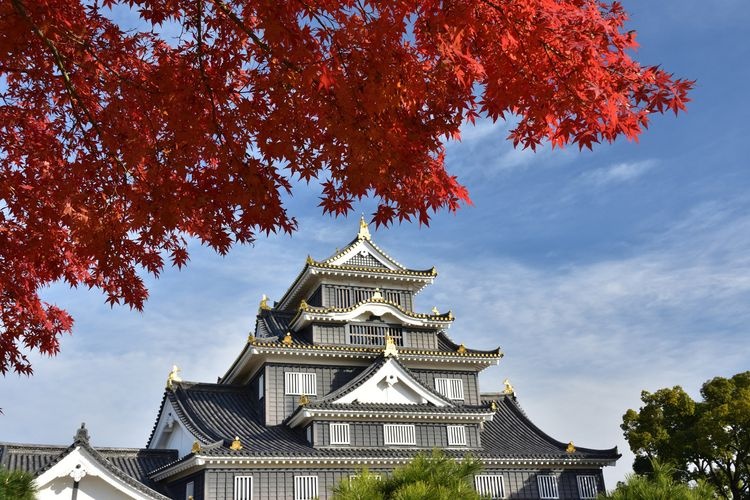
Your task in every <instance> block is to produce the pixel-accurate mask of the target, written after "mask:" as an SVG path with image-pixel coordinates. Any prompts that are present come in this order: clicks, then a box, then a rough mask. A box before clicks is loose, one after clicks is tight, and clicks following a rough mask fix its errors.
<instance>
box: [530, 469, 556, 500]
mask: <svg viewBox="0 0 750 500" xmlns="http://www.w3.org/2000/svg"><path fill="white" fill-rule="evenodd" d="M536 480H537V483H538V485H539V498H545V499H546V498H560V495H559V493H558V492H557V477H556V476H553V475H551V474H546V475H541V476H537V478H536Z"/></svg>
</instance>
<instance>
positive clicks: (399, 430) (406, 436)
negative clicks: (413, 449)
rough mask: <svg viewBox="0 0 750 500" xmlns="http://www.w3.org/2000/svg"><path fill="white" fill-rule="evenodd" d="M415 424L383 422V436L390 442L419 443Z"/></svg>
mask: <svg viewBox="0 0 750 500" xmlns="http://www.w3.org/2000/svg"><path fill="white" fill-rule="evenodd" d="M415 434H416V433H415V432H414V425H413V424H383V437H384V441H385V444H386V445H389V444H417V440H416V437H415Z"/></svg>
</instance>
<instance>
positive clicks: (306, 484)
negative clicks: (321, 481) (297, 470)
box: [294, 476, 318, 500]
mask: <svg viewBox="0 0 750 500" xmlns="http://www.w3.org/2000/svg"><path fill="white" fill-rule="evenodd" d="M317 497H318V476H294V500H313V499H314V498H317Z"/></svg>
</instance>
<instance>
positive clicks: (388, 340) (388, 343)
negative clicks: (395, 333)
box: [383, 335, 398, 358]
mask: <svg viewBox="0 0 750 500" xmlns="http://www.w3.org/2000/svg"><path fill="white" fill-rule="evenodd" d="M383 356H385V357H386V358H390V357H394V358H397V357H398V349H397V348H396V341H395V340H393V337H391V336H390V335H386V336H385V349H383Z"/></svg>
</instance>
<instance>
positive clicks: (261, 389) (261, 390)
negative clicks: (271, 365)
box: [258, 373, 266, 400]
mask: <svg viewBox="0 0 750 500" xmlns="http://www.w3.org/2000/svg"><path fill="white" fill-rule="evenodd" d="M265 395H266V377H265V375H264V374H262V373H261V374H260V376H259V377H258V399H259V400H260V399H263V397H264V396H265Z"/></svg>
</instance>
